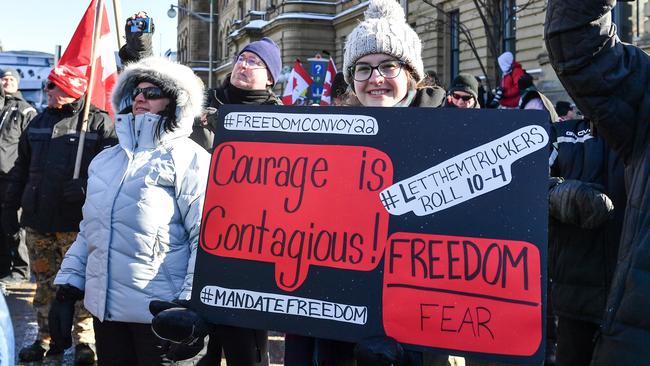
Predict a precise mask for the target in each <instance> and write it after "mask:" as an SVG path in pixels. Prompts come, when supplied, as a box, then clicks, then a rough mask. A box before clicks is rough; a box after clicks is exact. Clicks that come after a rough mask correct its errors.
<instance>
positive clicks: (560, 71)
mask: <svg viewBox="0 0 650 366" xmlns="http://www.w3.org/2000/svg"><path fill="white" fill-rule="evenodd" d="M614 4H615V1H614V0H589V1H585V0H550V1H549V3H548V10H547V15H546V16H547V19H546V28H545V37H544V38H545V40H546V47H547V49H548V52H549V57H550V60H551V63H552V65H553V68H554V69H555V71H556V73H557V75H558V76H559V78H560V81H561V82H562V84H564V87H565V88H566V89H567V91H568V92H569V94H570V95H571V97H572V98H573V100H574V101H575V102H576V105H577V106H578V107H579V108H580V110H581V111H582V112H583V113H584V114H585V116H587V117H589V118H590V119H591V120H592V121H593V122H594V124H595V125H596V127H597V134H598V135H600V136H602V137H603V138H604V139H605V140H606V141H607V143H608V144H609V145H610V146H611V147H612V148H613V149H614V150H615V151H616V152H617V153H618V154H619V156H620V157H621V158H622V159H623V162H624V164H625V182H626V191H627V195H628V199H627V209H626V212H625V221H624V223H623V232H622V235H621V243H620V247H619V255H618V264H617V268H616V272H615V274H614V279H613V281H612V287H611V290H610V294H609V296H608V299H607V309H606V314H605V319H604V323H603V331H602V336H601V338H600V339H599V341H598V343H597V345H596V350H595V352H594V356H593V361H592V366H594V365H595V366H605V365H607V366H609V365H642V364H648V362H650V361H648V360H650V316H648V313H647V311H648V309H650V57H649V56H648V55H647V54H646V53H644V52H643V51H642V50H640V49H639V48H637V47H635V46H632V45H628V44H623V43H621V42H620V41H619V40H618V38H617V37H616V26H614V25H613V24H612V23H611V17H610V14H609V12H610V10H611V8H612V6H613V5H614Z"/></svg>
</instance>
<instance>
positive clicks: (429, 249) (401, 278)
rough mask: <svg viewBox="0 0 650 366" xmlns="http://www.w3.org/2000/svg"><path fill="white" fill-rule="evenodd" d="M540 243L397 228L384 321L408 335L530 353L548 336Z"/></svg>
mask: <svg viewBox="0 0 650 366" xmlns="http://www.w3.org/2000/svg"><path fill="white" fill-rule="evenodd" d="M540 279H541V272H540V255H539V250H538V248H537V247H536V246H535V245H533V244H530V243H527V242H522V241H513V240H501V239H486V238H470V237H458V236H444V235H426V234H416V233H396V234H393V235H391V237H390V238H389V240H388V242H387V244H386V257H385V271H384V288H383V321H384V327H385V329H386V333H387V335H389V336H391V337H394V338H395V339H397V340H399V341H400V342H404V343H410V344H415V345H420V346H428V347H436V348H449V349H457V350H462V351H470V352H484V353H499V354H507V355H514V356H530V355H533V354H534V353H535V352H536V351H537V349H538V348H539V345H540V342H541V338H542V304H541V293H542V292H541V283H540Z"/></svg>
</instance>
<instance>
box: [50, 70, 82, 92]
mask: <svg viewBox="0 0 650 366" xmlns="http://www.w3.org/2000/svg"><path fill="white" fill-rule="evenodd" d="M47 78H48V79H49V80H50V81H51V82H53V83H54V84H56V85H57V86H58V87H59V88H61V90H63V91H64V92H65V93H66V94H68V95H69V96H71V97H73V98H75V99H79V98H81V96H82V95H84V94H85V93H86V89H87V88H88V80H86V75H85V74H84V73H83V72H82V71H81V70H79V69H78V68H76V67H74V66H68V65H58V66H56V67H55V68H53V69H52V71H50V74H49V75H48V76H47Z"/></svg>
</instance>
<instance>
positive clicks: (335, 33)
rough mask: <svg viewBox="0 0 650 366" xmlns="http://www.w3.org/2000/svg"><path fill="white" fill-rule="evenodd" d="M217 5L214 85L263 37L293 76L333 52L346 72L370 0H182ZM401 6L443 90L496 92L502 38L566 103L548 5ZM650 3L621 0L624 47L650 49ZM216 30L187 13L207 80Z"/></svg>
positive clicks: (184, 21)
mask: <svg viewBox="0 0 650 366" xmlns="http://www.w3.org/2000/svg"><path fill="white" fill-rule="evenodd" d="M210 1H213V2H214V3H213V6H214V10H215V14H214V15H213V16H214V20H215V23H214V25H215V26H214V27H213V28H214V29H213V37H212V38H213V80H214V82H213V83H214V84H216V83H217V82H218V81H221V80H223V79H224V78H225V77H226V75H227V74H228V73H229V72H230V70H231V69H232V60H233V57H234V55H235V54H236V53H237V51H238V50H239V49H241V48H242V47H244V46H245V45H246V44H247V43H249V42H251V41H254V40H257V39H260V38H261V37H270V38H271V39H273V40H274V41H275V42H276V43H277V44H278V46H279V47H280V50H281V52H282V59H283V64H284V72H285V73H286V72H288V71H289V70H290V68H291V66H292V65H293V62H294V60H295V59H296V58H299V59H301V60H303V61H305V60H307V59H309V58H312V57H314V56H315V55H316V54H319V55H323V56H324V57H325V55H327V54H328V53H329V54H330V55H331V57H332V58H333V59H334V61H335V63H336V65H337V66H339V67H341V66H342V64H343V47H344V44H345V40H346V36H347V35H348V34H349V33H350V32H351V30H352V29H353V28H354V27H355V26H356V24H358V22H359V20H360V19H362V18H363V12H364V10H365V9H366V8H367V4H368V2H367V1H364V0H179V1H178V5H179V6H180V7H182V8H185V9H189V10H190V11H192V12H194V13H198V14H199V15H202V16H204V17H207V16H208V15H209V7H210ZM396 1H397V0H396ZM399 1H400V3H401V5H402V6H403V7H404V8H405V10H406V13H407V21H408V23H409V24H410V25H411V26H412V27H413V28H414V29H415V30H416V32H417V33H418V34H419V35H420V38H421V39H422V41H423V61H424V66H425V70H433V71H435V72H436V73H437V74H438V77H439V79H440V81H441V82H442V84H445V85H446V84H448V83H449V82H450V81H451V79H452V78H453V77H454V76H455V75H456V74H457V73H458V72H469V73H471V74H474V75H476V76H479V77H481V78H482V79H484V84H485V85H489V86H491V87H494V86H495V85H496V83H497V80H496V79H497V78H498V71H497V70H496V69H497V65H496V62H495V60H496V57H497V56H498V54H496V55H493V54H492V53H493V52H490V49H494V47H493V48H490V47H488V43H489V42H490V40H491V39H496V40H495V41H494V42H495V43H494V44H498V50H499V52H501V51H502V50H510V51H512V52H513V53H514V54H515V58H516V60H517V61H519V62H520V63H521V64H522V65H523V67H524V68H525V69H526V70H528V71H529V73H531V74H532V75H533V76H534V77H535V79H536V82H537V85H538V87H539V88H540V89H541V90H543V91H544V92H546V93H547V95H549V96H550V97H551V99H552V100H557V99H560V98H566V95H565V92H564V90H563V88H562V86H561V85H560V83H559V82H558V80H557V77H556V76H555V73H554V72H553V70H552V68H551V67H550V65H549V62H548V56H547V54H546V50H545V47H544V40H543V22H544V18H545V10H546V1H545V0H399ZM477 1H478V2H479V3H494V4H498V5H495V6H500V7H501V8H500V9H499V11H497V13H500V14H504V15H503V16H502V19H504V20H499V21H494V20H491V18H490V17H489V16H488V17H487V18H486V17H483V18H482V17H481V14H480V12H479V11H477V8H476V5H475V3H476V2H477ZM649 2H650V1H649V0H637V1H636V2H629V3H628V2H619V5H618V7H617V10H616V12H615V14H614V18H615V21H616V22H617V24H618V25H619V32H620V34H621V38H622V39H623V40H624V41H627V42H630V43H637V44H639V45H641V46H646V45H647V46H648V47H650V36H645V35H644V30H645V29H648V30H650V23H648V20H647V19H648V18H649V17H650V6H647V5H646V4H647V3H649ZM644 9H645V11H644ZM482 19H485V22H493V23H494V24H490V25H491V26H493V27H500V31H501V32H503V34H504V36H503V37H492V38H488V37H487V36H486V34H487V32H486V29H485V27H484V21H483V20H482ZM646 23H648V26H647V27H646ZM208 30H209V23H208V22H206V21H204V20H201V19H198V18H197V17H193V16H190V15H188V12H184V11H180V12H179V18H178V55H177V57H178V60H179V61H180V62H182V63H184V64H187V65H189V66H190V67H192V68H193V69H194V70H196V72H197V74H198V75H200V76H201V77H202V78H203V79H204V80H207V79H208V78H207V72H208V70H209V67H208V65H209V62H208V61H209V57H208V56H209V52H208V51H209V47H208V40H209V31H208ZM471 45H473V47H472V46H471ZM323 51H325V53H324V52H323ZM479 60H480V61H479ZM282 81H283V80H281V82H280V83H279V85H278V86H277V87H276V88H277V91H278V92H281V90H282V87H283V85H282Z"/></svg>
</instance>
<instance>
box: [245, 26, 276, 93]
mask: <svg viewBox="0 0 650 366" xmlns="http://www.w3.org/2000/svg"><path fill="white" fill-rule="evenodd" d="M247 51H248V52H252V53H254V54H256V55H257V56H259V58H261V59H262V61H264V64H265V65H266V69H267V70H269V72H270V73H271V77H272V78H273V85H275V82H276V81H277V80H278V77H279V76H280V71H281V70H282V59H281V58H280V48H279V47H278V45H277V44H275V42H273V40H272V39H271V38H268V37H264V38H262V39H260V40H259V41H255V42H251V43H249V44H248V45H246V47H244V48H242V50H241V51H240V52H239V53H238V54H237V57H239V55H241V54H242V53H244V52H247Z"/></svg>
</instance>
